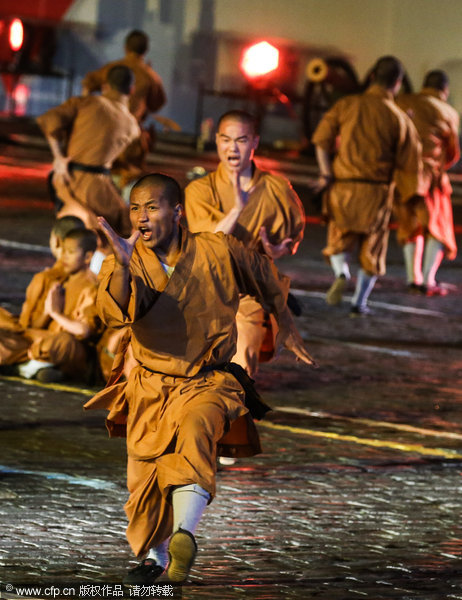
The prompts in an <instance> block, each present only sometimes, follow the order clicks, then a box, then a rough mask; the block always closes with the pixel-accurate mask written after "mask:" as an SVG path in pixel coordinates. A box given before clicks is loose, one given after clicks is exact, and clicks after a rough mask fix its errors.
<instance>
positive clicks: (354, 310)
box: [350, 306, 372, 319]
mask: <svg viewBox="0 0 462 600" xmlns="http://www.w3.org/2000/svg"><path fill="white" fill-rule="evenodd" d="M371 313H372V311H371V309H370V308H369V307H368V306H352V307H351V309H350V317H351V318H352V319H354V318H356V317H362V316H366V315H370V314H371Z"/></svg>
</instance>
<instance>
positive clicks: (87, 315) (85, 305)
mask: <svg viewBox="0 0 462 600" xmlns="http://www.w3.org/2000/svg"><path fill="white" fill-rule="evenodd" d="M97 291H98V288H97V286H96V285H88V286H86V287H85V288H83V290H82V291H81V293H80V295H79V299H78V301H77V303H76V306H75V309H74V311H73V312H72V315H70V318H71V319H73V320H75V321H80V322H81V323H85V324H86V325H87V326H88V327H89V329H90V335H89V336H88V337H92V336H94V335H97V334H98V333H101V329H102V327H101V320H100V318H99V315H98V311H97V308H96V295H97ZM75 337H76V338H77V339H83V338H82V337H79V336H75Z"/></svg>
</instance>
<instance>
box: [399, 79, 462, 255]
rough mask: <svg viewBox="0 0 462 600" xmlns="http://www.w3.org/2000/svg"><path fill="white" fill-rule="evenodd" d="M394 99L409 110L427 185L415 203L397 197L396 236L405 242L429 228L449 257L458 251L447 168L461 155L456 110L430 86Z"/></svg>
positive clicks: (404, 108)
mask: <svg viewBox="0 0 462 600" xmlns="http://www.w3.org/2000/svg"><path fill="white" fill-rule="evenodd" d="M396 102H397V103H398V105H399V106H400V107H401V108H402V109H403V110H404V111H406V112H407V113H408V114H409V116H410V117H411V119H412V120H413V122H414V124H415V126H416V129H417V131H418V133H419V135H420V138H421V140H422V146H423V150H422V158H423V163H424V177H425V188H426V189H425V192H426V193H425V199H424V201H422V202H421V203H420V204H419V205H417V206H415V205H412V204H411V205H410V204H409V203H403V202H401V199H400V198H399V197H397V198H396V203H395V214H396V217H397V220H398V232H397V235H398V240H399V242H400V243H402V244H404V243H406V242H407V241H408V240H409V239H412V238H413V237H414V236H415V235H416V234H419V233H420V234H422V233H424V232H425V231H428V232H429V233H430V234H431V235H432V236H433V237H434V238H436V239H437V240H439V241H440V242H442V243H443V244H444V246H445V249H446V256H447V257H448V258H449V259H451V260H452V259H454V258H455V257H456V255H457V244H456V239H455V235H454V222H453V216H452V204H451V194H452V187H451V184H450V182H449V177H448V175H447V173H446V171H447V170H448V169H449V168H450V167H451V166H452V165H453V164H455V163H456V162H457V161H458V160H459V157H460V148H459V114H458V113H457V111H456V110H455V109H454V108H453V107H452V106H450V105H449V104H448V103H447V102H446V101H445V100H444V99H443V97H441V92H439V91H438V90H435V89H432V88H424V89H423V90H422V91H421V92H420V93H418V94H403V95H401V96H398V98H397V99H396Z"/></svg>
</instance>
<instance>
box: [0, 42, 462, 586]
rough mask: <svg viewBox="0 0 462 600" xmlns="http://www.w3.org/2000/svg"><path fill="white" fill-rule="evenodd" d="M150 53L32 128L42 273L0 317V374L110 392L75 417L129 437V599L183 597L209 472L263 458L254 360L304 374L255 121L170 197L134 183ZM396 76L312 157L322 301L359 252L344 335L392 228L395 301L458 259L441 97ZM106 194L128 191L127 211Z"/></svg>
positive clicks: (450, 143)
mask: <svg viewBox="0 0 462 600" xmlns="http://www.w3.org/2000/svg"><path fill="white" fill-rule="evenodd" d="M147 42H148V40H147V36H146V35H145V34H143V33H142V32H138V31H136V32H132V33H131V34H130V35H129V36H128V37H127V40H126V56H125V58H124V59H121V60H119V61H115V62H112V63H110V64H108V65H106V66H104V67H103V68H102V69H100V70H98V71H95V72H93V73H89V74H88V75H87V76H86V77H85V79H84V81H83V92H84V93H83V95H82V96H81V97H76V98H71V99H69V100H68V101H67V102H65V103H64V104H62V105H61V106H58V107H55V108H52V109H50V110H49V111H47V112H46V113H45V114H43V115H41V116H40V117H39V118H38V123H39V125H40V127H41V129H42V131H43V132H44V135H45V136H46V138H47V140H48V142H49V145H50V148H51V151H52V153H53V159H54V161H53V174H52V176H51V178H50V189H51V190H52V192H53V196H54V199H55V202H56V209H57V221H56V224H55V226H54V227H53V231H52V233H51V238H50V247H51V249H52V252H53V254H54V256H55V258H56V263H55V265H54V266H53V267H51V268H49V269H46V270H45V271H44V272H42V273H39V274H37V275H36V276H35V277H34V279H33V280H32V282H31V284H30V285H29V287H28V289H27V294H26V302H25V303H24V306H23V308H22V311H21V314H20V316H19V317H16V316H14V315H12V314H10V313H8V312H7V311H5V310H2V311H1V312H0V368H1V369H2V370H3V372H5V370H6V372H11V373H18V374H20V375H21V376H23V377H28V378H34V377H35V378H37V379H39V380H41V381H57V380H60V379H61V378H63V377H73V378H74V379H78V380H80V381H83V380H85V381H90V382H93V383H95V382H96V381H97V379H95V377H96V378H97V377H98V373H100V374H102V376H104V379H106V380H107V385H106V387H105V388H104V389H103V390H102V391H101V392H100V393H98V394H97V395H96V396H95V397H94V398H93V399H92V400H90V401H89V402H88V403H87V405H86V408H104V409H106V410H107V411H108V412H109V415H108V418H107V421H106V423H107V427H108V430H109V433H110V435H111V436H120V435H122V436H126V437H127V453H128V489H129V491H130V497H129V500H128V502H127V504H126V507H125V510H126V514H127V517H128V521H129V525H128V529H127V537H128V540H129V542H130V544H131V546H132V549H133V551H134V553H135V555H136V556H139V557H144V558H143V559H142V561H141V563H140V564H139V565H138V566H137V567H135V568H134V569H132V570H131V571H129V573H128V574H127V576H126V578H125V580H124V581H125V583H126V584H127V585H135V584H148V583H152V582H153V581H154V580H157V579H158V578H159V577H167V578H168V580H169V581H172V582H178V583H181V582H183V581H184V580H185V579H186V577H187V575H188V573H189V570H190V569H191V566H192V564H193V561H194V558H195V556H196V552H197V544H196V541H195V537H194V532H195V529H196V527H197V525H198V523H199V520H200V518H201V515H202V512H203V510H204V509H205V507H206V505H207V504H208V503H209V502H210V501H211V500H212V499H213V496H214V494H215V473H216V461H217V456H218V455H221V456H223V457H224V458H226V457H227V458H229V459H232V460H235V459H236V458H237V457H242V456H251V455H253V454H255V453H256V452H258V451H259V450H260V445H259V439H258V433H257V430H256V429H255V426H254V422H253V418H260V417H261V416H262V414H264V412H265V410H267V407H266V406H265V405H264V403H262V401H261V399H260V398H259V395H258V392H256V390H255V389H254V387H253V381H252V379H251V377H252V376H254V375H255V373H256V371H257V369H258V364H259V362H261V361H262V360H268V359H269V358H271V357H272V356H273V354H274V351H275V349H276V348H277V347H278V346H279V345H284V346H286V347H287V348H288V349H289V350H291V351H292V352H293V353H294V354H295V356H296V357H297V359H299V360H301V361H303V362H305V363H306V364H307V365H313V364H314V360H313V359H312V357H311V356H310V355H309V353H308V351H307V350H306V348H305V346H304V344H303V342H302V339H301V337H300V336H299V334H298V333H297V331H296V328H295V325H294V322H293V320H292V316H291V314H290V311H289V310H288V297H289V286H290V281H289V280H288V278H287V277H284V276H282V275H281V274H280V273H279V272H278V271H277V269H276V267H275V263H274V261H275V260H277V259H278V258H281V257H282V256H287V255H289V256H290V255H293V254H295V252H296V251H297V248H298V246H299V244H300V241H301V240H302V238H303V233H304V226H305V213H304V209H303V206H302V204H301V202H300V199H299V198H298V196H297V194H296V193H295V191H294V190H293V188H292V186H291V185H290V183H289V182H288V181H287V180H286V179H285V178H284V177H281V176H278V175H275V174H273V173H270V172H266V171H262V170H261V169H259V168H258V167H257V166H256V165H255V162H254V153H255V151H256V149H257V147H258V144H259V135H258V130H257V123H256V121H255V119H254V117H253V116H252V115H250V114H248V113H246V112H244V111H241V110H232V111H229V112H227V113H225V114H224V115H223V116H222V117H221V118H220V120H219V122H218V124H217V128H216V144H217V151H218V157H219V166H218V168H217V169H216V171H214V172H212V173H209V174H207V175H205V176H204V177H201V178H200V179H197V180H195V181H192V182H191V183H190V184H189V185H188V186H187V187H186V189H185V190H184V192H183V191H182V190H181V189H180V187H179V185H178V183H177V182H175V181H174V180H173V179H172V178H170V177H168V176H166V175H163V174H145V163H144V157H145V155H146V152H147V150H148V149H149V147H150V146H149V143H150V141H149V132H148V133H147V132H144V131H143V122H144V120H145V118H146V116H147V115H148V114H149V113H151V112H155V111H157V110H158V109H159V108H160V107H161V106H162V105H163V104H164V102H165V93H164V91H163V87H162V82H161V81H160V78H159V77H158V75H157V74H156V73H155V72H154V71H153V70H152V69H151V68H150V67H149V66H148V65H147V64H146V63H145V61H144V58H143V57H144V54H145V53H146V51H147ZM403 76H404V70H403V67H402V65H401V63H400V61H399V60H397V59H396V58H394V57H391V56H387V57H383V58H381V59H379V61H377V63H376V65H375V68H374V70H373V75H372V78H371V85H370V86H369V87H368V89H367V90H366V91H365V92H364V93H361V94H356V95H352V96H347V97H345V98H342V99H341V100H339V101H338V102H337V103H336V104H335V105H334V106H333V107H331V108H330V109H329V110H328V111H327V112H326V113H325V115H324V116H323V117H322V119H321V121H320V123H319V125H318V127H317V129H316V131H315V133H314V135H313V139H312V143H313V145H314V146H315V148H316V156H317V160H318V163H319V171H320V176H319V178H318V180H317V181H316V182H315V183H314V184H313V189H315V190H316V191H322V192H323V213H324V215H325V217H326V219H327V223H328V230H327V231H328V233H327V244H326V247H325V249H324V250H323V253H324V255H325V257H326V258H327V260H328V261H329V263H330V265H331V267H332V270H333V273H334V281H333V283H332V286H331V287H330V289H329V290H328V291H327V295H326V301H327V302H328V303H329V304H332V305H334V304H339V303H340V302H341V301H342V293H343V291H344V290H345V287H346V285H347V282H348V280H349V279H350V277H351V271H350V264H351V262H352V257H353V255H354V254H356V255H357V259H358V262H359V270H358V273H357V277H356V289H355V293H354V296H353V299H352V305H351V312H350V315H351V316H352V317H359V316H362V315H365V314H367V312H368V310H369V309H368V298H369V295H370V293H371V291H372V289H373V286H374V283H375V281H376V279H377V277H378V276H381V275H383V274H384V273H385V268H386V254H387V245H388V236H389V223H390V219H391V216H392V214H394V216H395V218H396V219H397V221H398V240H399V242H400V243H401V244H402V246H403V255H404V261H405V265H406V272H407V283H408V287H409V291H410V292H411V293H420V294H426V295H443V294H444V293H446V290H445V288H444V286H442V285H441V284H439V283H438V282H437V280H436V278H435V276H436V271H437V269H438V267H439V264H440V262H441V260H442V258H443V257H444V256H447V257H448V258H449V259H452V258H454V257H455V255H456V244H455V238H454V228H453V221H452V210H451V187H450V184H449V179H448V176H447V173H446V171H447V169H448V168H449V167H450V166H451V165H452V164H454V163H455V162H456V161H457V160H458V158H459V141H458V115H457V113H456V111H455V110H454V109H453V108H451V107H450V105H449V104H448V103H447V98H448V93H449V83H448V80H447V77H446V75H445V73H443V72H442V71H431V72H430V73H428V74H427V76H426V78H425V82H424V86H423V89H422V90H421V92H419V93H417V94H406V95H398V92H399V89H400V86H401V82H402V79H403ZM95 91H98V92H101V94H99V95H95V94H93V92H95ZM114 175H115V179H114V178H113V176H114ZM114 181H116V182H117V183H118V185H119V186H121V185H124V184H125V183H126V182H127V181H131V182H133V181H136V183H135V184H134V185H133V186H132V187H131V192H130V196H129V202H128V205H127V203H126V202H125V201H124V200H123V199H122V195H121V192H120V188H119V189H117V188H116V186H115V185H114ZM183 197H184V201H183ZM95 251H96V252H95ZM103 261H104V262H103ZM95 365H97V367H96V368H95Z"/></svg>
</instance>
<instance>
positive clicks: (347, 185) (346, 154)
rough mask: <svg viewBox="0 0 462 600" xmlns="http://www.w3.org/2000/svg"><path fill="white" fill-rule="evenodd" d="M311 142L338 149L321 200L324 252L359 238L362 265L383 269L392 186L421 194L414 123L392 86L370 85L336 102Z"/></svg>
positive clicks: (350, 246) (346, 246) (407, 193)
mask: <svg viewBox="0 0 462 600" xmlns="http://www.w3.org/2000/svg"><path fill="white" fill-rule="evenodd" d="M312 142H313V144H314V145H315V146H319V147H320V148H322V149H324V150H326V151H328V152H334V151H335V152H336V156H335V159H334V161H333V165H332V166H333V173H334V183H333V184H332V186H331V187H330V188H329V190H328V191H327V192H326V193H325V195H324V202H323V204H324V206H323V210H324V213H325V216H326V218H327V219H328V222H329V227H328V236H327V246H326V248H324V250H323V253H324V255H325V256H327V257H329V256H332V255H333V254H339V253H341V252H347V251H350V250H352V249H353V247H354V244H355V243H356V242H357V241H358V239H359V242H360V252H359V261H360V264H361V267H362V268H363V269H364V270H365V271H367V272H369V273H372V274H375V275H383V274H384V273H385V261H386V253H387V248H388V234H389V230H388V224H389V220H390V216H391V210H392V204H393V192H394V189H395V187H396V188H397V189H398V191H399V193H400V195H401V198H402V199H403V201H404V202H406V201H408V200H410V199H411V198H413V197H415V196H416V195H423V178H422V164H421V144H420V141H419V137H418V134H417V131H416V130H415V127H414V126H413V124H412V122H411V121H410V119H409V117H408V116H407V115H406V114H405V113H404V112H403V111H402V110H401V109H400V108H398V106H397V105H396V103H395V102H394V100H393V96H392V94H391V93H390V92H388V91H387V90H385V89H384V88H383V87H381V86H378V85H372V86H371V87H370V88H368V89H367V90H366V92H364V93H363V94H356V95H352V96H346V97H344V98H342V99H340V100H339V101H338V102H336V103H335V104H334V106H333V107H332V108H331V109H330V110H328V111H327V112H326V113H325V115H324V116H323V118H322V119H321V121H320V123H319V125H318V127H317V128H316V131H315V132H314V135H313V138H312ZM336 146H337V147H336Z"/></svg>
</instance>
